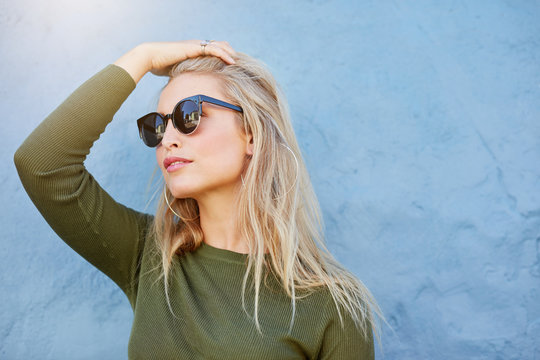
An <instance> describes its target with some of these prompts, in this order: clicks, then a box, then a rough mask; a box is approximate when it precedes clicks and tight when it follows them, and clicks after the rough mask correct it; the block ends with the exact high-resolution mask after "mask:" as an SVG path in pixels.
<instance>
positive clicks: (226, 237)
mask: <svg viewBox="0 0 540 360" xmlns="http://www.w3.org/2000/svg"><path fill="white" fill-rule="evenodd" d="M197 203H198V205H199V214H200V224H201V229H202V231H203V234H204V239H203V241H204V242H205V243H206V244H208V245H210V246H213V247H216V248H219V249H224V250H229V251H234V252H238V253H243V254H247V253H248V252H249V251H248V246H247V241H246V240H245V239H244V238H242V236H241V234H240V232H239V230H238V228H237V216H238V201H237V193H236V191H228V192H219V193H212V194H206V195H205V196H203V197H200V198H198V199H197Z"/></svg>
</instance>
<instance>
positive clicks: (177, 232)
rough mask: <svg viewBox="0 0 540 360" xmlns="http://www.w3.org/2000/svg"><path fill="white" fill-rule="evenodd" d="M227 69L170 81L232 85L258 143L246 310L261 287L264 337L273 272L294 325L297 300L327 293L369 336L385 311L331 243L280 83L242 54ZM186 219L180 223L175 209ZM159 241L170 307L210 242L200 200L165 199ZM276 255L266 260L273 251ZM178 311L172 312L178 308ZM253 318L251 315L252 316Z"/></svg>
mask: <svg viewBox="0 0 540 360" xmlns="http://www.w3.org/2000/svg"><path fill="white" fill-rule="evenodd" d="M237 54H238V55H237V58H236V59H235V60H236V63H235V64H234V65H227V64H225V63H224V62H223V61H221V60H220V59H218V58H216V57H211V56H206V57H198V58H193V59H188V60H185V61H183V62H181V63H178V64H176V65H175V66H174V67H173V68H172V70H171V71H170V74H169V76H170V79H169V81H170V80H171V79H173V78H175V77H176V76H179V75H180V74H183V73H198V74H207V75H208V74H209V75H212V76H215V77H217V78H218V79H220V80H221V81H222V84H223V85H224V90H225V95H226V96H227V99H224V100H226V101H229V102H231V103H233V104H236V105H238V106H241V107H242V109H243V113H238V121H239V122H240V123H241V126H242V127H243V130H244V131H245V133H246V134H251V135H252V138H253V155H252V156H250V157H249V158H246V162H245V168H244V173H243V175H242V177H243V186H242V190H241V191H240V192H239V195H238V196H239V197H238V204H239V212H238V217H237V226H238V229H239V230H240V231H241V234H242V235H243V237H244V238H245V239H247V245H248V249H249V254H248V257H247V258H248V262H247V269H246V273H245V276H244V280H243V288H242V306H243V308H244V311H245V312H246V314H247V310H246V304H245V294H246V286H247V283H248V278H250V274H251V275H252V276H251V279H252V283H251V286H253V288H254V292H255V293H254V295H255V296H254V298H255V304H254V315H253V318H254V320H255V324H256V328H257V330H258V331H259V332H261V330H260V325H259V319H258V302H259V301H258V300H259V292H260V287H261V281H262V280H263V275H266V274H267V273H266V272H265V269H266V270H270V271H271V272H272V273H273V274H274V275H275V277H276V279H278V280H279V283H280V285H281V286H282V287H283V289H284V291H285V292H286V294H287V295H288V296H289V297H290V299H291V306H292V309H293V317H292V319H291V325H290V326H291V327H290V329H292V325H293V323H294V314H295V304H296V299H301V298H303V297H305V296H309V295H310V294H311V293H313V292H314V291H317V290H320V289H321V288H327V289H328V290H329V292H330V294H331V295H332V298H333V300H334V303H335V305H336V307H337V311H338V314H339V317H340V320H341V324H342V325H343V318H342V313H341V310H340V308H342V309H344V310H345V311H347V312H348V313H349V314H350V316H351V318H352V319H353V321H354V323H355V324H356V326H357V327H358V328H359V329H361V330H362V331H363V333H364V335H365V336H366V337H368V336H370V334H369V331H371V329H373V331H374V333H375V335H377V338H378V331H377V326H375V322H374V319H375V316H374V314H379V315H381V314H380V310H379V308H378V306H377V304H376V302H375V300H374V298H373V296H372V295H371V294H370V292H369V290H368V289H367V288H366V287H365V286H364V285H363V284H362V283H361V282H360V281H359V280H358V279H357V278H356V277H355V276H354V275H353V274H352V273H351V272H349V271H347V270H346V269H345V268H344V267H343V266H342V265H340V264H339V263H338V262H337V261H336V260H335V259H334V257H333V256H332V255H331V254H330V252H329V251H328V249H327V247H326V245H325V243H324V239H323V227H322V219H321V214H320V209H319V204H318V201H317V198H316V196H315V193H314V191H313V188H312V186H311V182H310V179H309V175H308V172H307V170H306V167H305V165H304V162H303V160H302V156H301V153H300V149H299V147H298V143H297V141H296V137H295V134H294V130H293V127H292V125H291V121H290V116H289V110H288V106H287V102H286V100H285V97H284V95H283V93H282V91H281V90H280V88H279V86H278V84H277V83H276V81H275V79H274V77H273V76H272V75H271V73H270V72H269V71H268V70H267V69H266V67H265V66H264V65H263V64H262V63H261V62H259V61H258V60H255V59H254V58H252V57H250V56H248V55H246V54H242V53H237ZM167 203H169V204H170V207H171V208H173V209H174V211H175V212H176V213H177V214H178V215H180V218H178V217H177V216H175V215H174V214H173V212H172V211H171V210H170V207H169V206H168V204H167ZM153 235H154V236H153V237H154V239H155V241H156V245H157V247H156V248H157V249H158V250H157V251H158V252H159V253H160V258H161V261H160V262H161V264H160V267H161V272H160V278H161V277H163V278H164V282H165V292H166V296H167V302H168V303H169V307H170V302H169V296H168V279H169V275H170V271H171V266H172V262H173V258H174V256H175V255H177V254H178V255H182V254H183V253H185V252H191V251H194V250H195V249H197V248H198V247H199V246H200V245H201V243H202V242H203V232H202V230H201V227H200V222H199V208H198V206H197V202H196V201H195V200H194V199H190V198H186V199H177V198H174V197H173V196H172V194H171V193H170V192H169V190H168V189H167V188H166V187H165V190H164V191H163V193H162V194H161V197H160V199H159V201H158V210H157V213H156V216H155V217H154V223H153ZM266 249H267V250H268V251H269V256H267V259H265V255H264V254H265V250H266ZM171 311H172V309H171ZM248 315H249V314H248Z"/></svg>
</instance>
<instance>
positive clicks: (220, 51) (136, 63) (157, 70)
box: [114, 40, 236, 83]
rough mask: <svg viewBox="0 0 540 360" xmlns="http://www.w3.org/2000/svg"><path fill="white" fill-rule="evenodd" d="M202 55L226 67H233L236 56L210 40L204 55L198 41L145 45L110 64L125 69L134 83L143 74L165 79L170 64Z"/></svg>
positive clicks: (227, 45)
mask: <svg viewBox="0 0 540 360" xmlns="http://www.w3.org/2000/svg"><path fill="white" fill-rule="evenodd" d="M203 55H206V56H215V57H218V58H220V59H222V60H223V61H224V62H226V63H227V64H234V56H235V55H236V53H235V51H234V49H233V48H232V47H231V46H230V45H229V43H228V42H226V41H212V42H211V43H209V44H208V45H206V47H205V49H204V53H203V48H202V46H201V40H184V41H170V42H148V43H142V44H140V45H137V46H136V47H134V48H133V49H131V50H130V51H128V52H127V53H126V54H124V55H123V56H122V57H120V58H119V59H118V60H116V61H115V62H114V64H115V65H117V66H120V67H122V68H123V69H124V70H126V71H127V72H128V73H129V74H130V75H131V77H132V78H133V80H134V81H135V83H138V82H139V80H140V79H141V78H142V77H143V76H144V74H146V73H147V72H151V73H152V74H154V75H158V76H167V75H168V74H169V70H170V69H171V67H172V66H173V65H174V64H176V63H178V62H180V61H182V60H186V59H189V58H194V57H198V56H203Z"/></svg>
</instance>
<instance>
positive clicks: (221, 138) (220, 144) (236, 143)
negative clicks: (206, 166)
mask: <svg viewBox="0 0 540 360" xmlns="http://www.w3.org/2000/svg"><path fill="white" fill-rule="evenodd" d="M231 130H232V129H231ZM234 130H235V131H228V132H221V133H216V134H212V136H209V137H208V138H207V139H205V141H204V143H201V145H202V147H201V149H199V150H200V153H204V155H205V156H204V157H205V158H206V159H208V160H211V162H212V163H213V164H212V165H213V167H215V168H216V170H217V169H218V168H219V169H220V170H219V171H227V172H229V171H238V169H239V168H240V167H242V166H243V163H244V159H245V151H244V150H245V149H244V147H245V144H244V143H243V141H242V139H241V138H240V137H239V136H238V133H237V129H234ZM209 135H210V134H209Z"/></svg>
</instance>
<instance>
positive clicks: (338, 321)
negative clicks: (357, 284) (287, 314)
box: [319, 290, 375, 359]
mask: <svg viewBox="0 0 540 360" xmlns="http://www.w3.org/2000/svg"><path fill="white" fill-rule="evenodd" d="M321 296H323V297H324V299H325V305H324V307H323V308H322V310H323V311H322V314H321V316H322V318H323V319H324V320H323V324H324V330H323V334H322V344H321V349H320V356H319V358H320V359H373V358H374V356H375V355H374V344H373V330H372V325H371V323H370V322H369V320H367V319H362V316H361V314H356V316H358V317H359V320H358V319H356V320H355V315H353V314H352V313H351V311H349V310H347V309H346V308H345V307H344V306H343V305H342V304H336V301H334V298H333V297H332V295H331V293H330V291H329V290H324V291H322V292H321Z"/></svg>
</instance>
